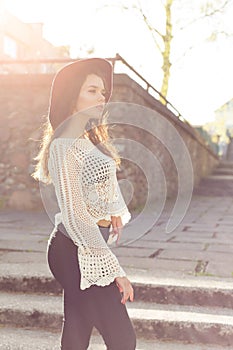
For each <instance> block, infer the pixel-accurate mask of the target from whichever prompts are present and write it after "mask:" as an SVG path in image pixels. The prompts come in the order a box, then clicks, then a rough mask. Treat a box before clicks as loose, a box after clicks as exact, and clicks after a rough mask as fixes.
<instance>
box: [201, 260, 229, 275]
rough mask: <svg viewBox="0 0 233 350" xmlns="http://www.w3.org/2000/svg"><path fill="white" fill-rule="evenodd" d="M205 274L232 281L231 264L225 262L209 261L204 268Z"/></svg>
mask: <svg viewBox="0 0 233 350" xmlns="http://www.w3.org/2000/svg"><path fill="white" fill-rule="evenodd" d="M232 262H233V261H232ZM206 273H209V274H212V275H214V276H222V277H230V278H232V279H233V264H229V262H225V261H223V262H222V261H210V262H209V263H208V265H207V267H206Z"/></svg>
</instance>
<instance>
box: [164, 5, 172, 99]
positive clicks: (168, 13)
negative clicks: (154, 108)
mask: <svg viewBox="0 0 233 350" xmlns="http://www.w3.org/2000/svg"><path fill="white" fill-rule="evenodd" d="M172 3H173V0H167V1H166V5H165V11H166V34H165V35H163V42H164V51H163V52H162V56H163V66H162V70H163V82H162V86H161V94H162V95H163V96H164V97H167V92H168V82H169V77H170V68H171V62H170V53H171V41H172V38H173V36H172V21H171V6H172ZM161 102H162V103H165V101H164V100H163V98H162V97H161Z"/></svg>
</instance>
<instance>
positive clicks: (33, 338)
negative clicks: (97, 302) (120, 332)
mask: <svg viewBox="0 0 233 350" xmlns="http://www.w3.org/2000/svg"><path fill="white" fill-rule="evenodd" d="M0 339H1V343H0V350H32V344H33V350H59V349H60V348H59V339H60V333H57V332H56V333H55V332H53V333H52V332H47V331H43V330H32V329H25V328H6V327H2V328H0ZM103 349H104V345H103V340H102V338H101V337H100V336H95V335H92V337H91V341H90V346H89V347H88V350H103ZM136 350H225V347H221V346H213V345H202V344H195V345H193V344H188V343H180V342H174V343H171V342H160V341H158V340H156V341H154V340H152V341H150V340H144V339H138V340H137V349H136Z"/></svg>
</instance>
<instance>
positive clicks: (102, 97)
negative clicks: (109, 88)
mask: <svg viewBox="0 0 233 350" xmlns="http://www.w3.org/2000/svg"><path fill="white" fill-rule="evenodd" d="M98 101H99V102H105V96H104V95H103V94H102V93H100V94H99V97H98Z"/></svg>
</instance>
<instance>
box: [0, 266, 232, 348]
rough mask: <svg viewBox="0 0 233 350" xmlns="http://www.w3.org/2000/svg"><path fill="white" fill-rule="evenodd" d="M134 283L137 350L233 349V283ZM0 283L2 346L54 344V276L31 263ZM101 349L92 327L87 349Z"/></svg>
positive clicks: (57, 317)
mask: <svg viewBox="0 0 233 350" xmlns="http://www.w3.org/2000/svg"><path fill="white" fill-rule="evenodd" d="M12 267H13V266H12ZM134 286H135V294H136V301H135V302H134V303H129V304H128V311H129V314H130V316H131V318H132V320H133V323H134V326H135V329H136V333H137V338H138V345H137V349H138V350H139V349H140V350H157V349H161V350H163V349H164V350H165V349H166V350H175V349H176V350H184V349H186V350H210V349H211V350H220V349H225V348H226V347H227V348H229V349H233V311H232V309H233V293H232V286H230V285H228V284H224V283H222V282H217V281H216V283H215V284H213V283H212V284H211V286H210V285H208V283H205V282H202V283H200V285H197V282H195V283H193V284H192V283H191V284H190V282H188V281H186V282H185V280H183V281H180V282H179V280H176V282H175V283H174V284H173V285H172V284H171V282H169V284H167V283H166V282H165V281H162V282H161V281H160V283H155V282H154V283H148V284H147V283H146V284H145V283H136V282H135V283H134ZM0 287H1V293H0V305H1V311H0V322H1V328H0V339H1V340H0V349H1V350H29V349H30V350H32V349H33V350H39V349H40V350H42V349H43V350H58V349H59V337H60V329H61V325H62V295H61V288H60V286H59V285H58V284H57V282H56V281H54V280H53V278H51V277H50V276H48V275H47V276H41V275H40V276H35V275H34V276H32V275H31V276H30V266H29V267H28V273H27V275H25V276H22V277H19V276H14V275H13V274H12V275H11V276H10V275H9V274H8V276H7V275H6V276H2V277H1V279H0ZM100 349H105V347H104V345H103V342H102V339H101V338H100V337H99V335H98V333H97V332H96V331H94V332H93V336H92V340H91V345H90V346H89V348H88V350H100ZM119 350H127V349H119Z"/></svg>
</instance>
